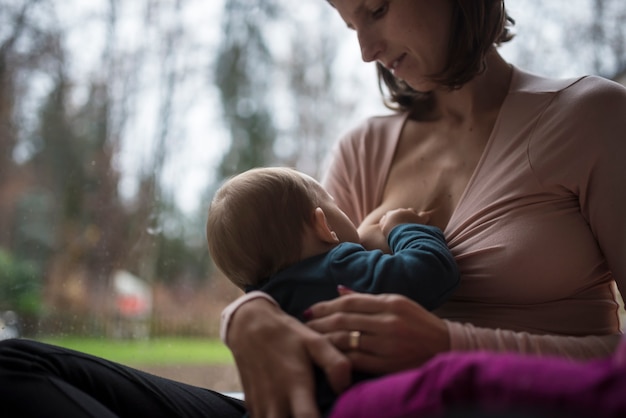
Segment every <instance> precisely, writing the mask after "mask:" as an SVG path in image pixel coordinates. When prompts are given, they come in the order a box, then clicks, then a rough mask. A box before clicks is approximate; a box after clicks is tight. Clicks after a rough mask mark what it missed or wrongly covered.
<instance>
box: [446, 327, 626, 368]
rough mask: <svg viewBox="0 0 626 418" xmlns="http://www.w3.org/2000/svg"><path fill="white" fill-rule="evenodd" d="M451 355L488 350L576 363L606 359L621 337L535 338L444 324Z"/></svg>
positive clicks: (487, 329) (529, 335)
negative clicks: (446, 327) (459, 352)
mask: <svg viewBox="0 0 626 418" xmlns="http://www.w3.org/2000/svg"><path fill="white" fill-rule="evenodd" d="M445 322H446V324H447V326H448V331H449V334H450V347H451V350H452V351H476V350H488V351H498V352H515V353H523V354H534V355H541V356H560V357H565V358H570V359H573V360H588V359H594V358H602V357H607V356H609V355H610V354H611V353H613V352H614V351H615V348H616V347H617V345H618V343H619V341H620V338H621V335H619V334H613V335H589V336H582V337H580V336H564V335H536V334H531V333H528V332H516V331H509V330H504V329H490V328H479V327H475V326H474V325H472V324H469V323H466V324H461V323H459V322H452V321H445Z"/></svg>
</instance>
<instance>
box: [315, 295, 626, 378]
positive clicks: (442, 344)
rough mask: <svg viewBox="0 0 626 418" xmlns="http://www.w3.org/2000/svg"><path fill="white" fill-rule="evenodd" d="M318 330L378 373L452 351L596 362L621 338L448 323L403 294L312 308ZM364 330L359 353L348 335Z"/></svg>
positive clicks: (361, 297) (350, 297) (363, 297)
mask: <svg viewBox="0 0 626 418" xmlns="http://www.w3.org/2000/svg"><path fill="white" fill-rule="evenodd" d="M311 313H312V316H311V318H312V319H311V320H310V321H309V322H308V323H307V325H309V326H310V327H311V328H312V329H313V330H315V331H317V332H320V333H322V334H326V335H327V337H328V338H329V339H330V340H331V341H332V342H333V344H335V345H336V346H337V347H338V348H339V349H341V350H342V351H345V352H346V353H347V356H348V357H349V358H350V360H351V361H352V365H353V367H354V368H355V369H356V370H361V371H365V372H370V373H376V374H386V373H393V372H397V371H401V370H407V369H411V368H415V367H419V366H421V365H422V364H424V363H425V362H426V361H428V360H430V359H431V358H432V357H434V356H436V355H437V354H439V353H443V352H447V351H473V350H488V351H494V352H516V353H525V354H535V355H544V356H547V355H559V356H562V357H567V358H572V359H581V360H582V359H591V358H600V357H605V356H608V355H609V354H611V353H612V352H613V351H614V349H615V347H616V346H617V345H618V343H619V340H620V336H619V335H617V334H616V335H605V336H584V337H574V336H556V335H533V334H529V333H525V332H513V331H507V330H501V329H487V328H477V327H474V326H473V325H471V324H460V323H456V322H451V321H446V320H443V319H441V318H439V317H437V316H436V315H434V314H432V313H431V312H428V311H427V310H425V309H424V308H422V307H421V306H420V305H419V304H417V303H415V302H413V301H412V300H410V299H408V298H406V297H404V296H400V295H391V294H384V295H370V294H358V293H352V292H344V295H343V296H342V297H340V298H337V299H335V300H331V301H326V302H320V303H317V304H315V305H313V306H312V307H311ZM351 330H357V331H361V338H360V345H359V349H358V350H350V347H349V332H350V331H351Z"/></svg>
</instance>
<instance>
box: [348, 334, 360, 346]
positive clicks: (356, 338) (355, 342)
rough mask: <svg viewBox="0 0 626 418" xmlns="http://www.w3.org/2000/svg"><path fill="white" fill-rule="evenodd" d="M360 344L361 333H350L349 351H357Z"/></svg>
mask: <svg viewBox="0 0 626 418" xmlns="http://www.w3.org/2000/svg"><path fill="white" fill-rule="evenodd" d="M360 344H361V331H350V350H358V349H359V345H360Z"/></svg>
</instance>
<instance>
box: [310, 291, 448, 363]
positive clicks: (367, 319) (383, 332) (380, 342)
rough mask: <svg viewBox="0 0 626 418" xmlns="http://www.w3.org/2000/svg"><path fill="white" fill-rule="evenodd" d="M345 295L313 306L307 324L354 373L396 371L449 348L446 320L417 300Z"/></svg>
mask: <svg viewBox="0 0 626 418" xmlns="http://www.w3.org/2000/svg"><path fill="white" fill-rule="evenodd" d="M340 293H342V296H341V297H339V298H336V299H334V300H331V301H327V302H320V303H317V304H315V305H313V306H312V307H311V308H310V310H309V312H308V316H309V318H311V319H310V320H309V321H308V322H307V325H308V326H309V327H311V329H313V330H315V331H317V332H319V333H322V334H325V335H326V337H328V338H329V339H330V340H331V341H332V343H333V344H334V345H335V346H336V347H337V348H339V349H340V350H342V351H343V352H345V353H346V354H347V356H348V357H349V358H350V361H351V362H352V367H353V368H354V369H355V370H359V371H363V372H369V373H374V374H386V373H393V372H397V371H401V370H407V369H410V368H414V367H418V366H420V365H422V364H423V363H425V362H426V361H427V360H429V359H430V358H432V357H433V356H435V355H436V354H438V353H442V352H445V351H449V350H450V339H449V336H448V329H447V326H446V324H445V322H444V321H443V320H441V319H440V318H438V317H437V316H435V315H433V314H432V313H430V312H428V311H427V310H425V309H424V308H422V307H421V306H420V305H419V304H417V303H415V302H413V301H412V300H410V299H408V298H406V297H404V296H400V295H395V294H383V295H371V294H361V293H354V292H351V291H349V290H343V291H340ZM350 331H360V332H361V336H360V338H359V346H358V348H357V349H351V347H350Z"/></svg>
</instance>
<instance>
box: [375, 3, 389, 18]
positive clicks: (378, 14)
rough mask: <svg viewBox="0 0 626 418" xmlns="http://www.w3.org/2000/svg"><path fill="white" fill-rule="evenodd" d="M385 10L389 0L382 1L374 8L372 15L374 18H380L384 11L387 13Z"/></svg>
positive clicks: (387, 8)
mask: <svg viewBox="0 0 626 418" xmlns="http://www.w3.org/2000/svg"><path fill="white" fill-rule="evenodd" d="M387 10H389V2H388V1H385V2H383V4H382V5H381V6H379V7H377V8H376V9H374V11H372V17H373V18H374V19H380V18H381V17H383V16H384V15H385V13H387Z"/></svg>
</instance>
